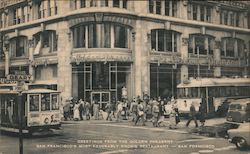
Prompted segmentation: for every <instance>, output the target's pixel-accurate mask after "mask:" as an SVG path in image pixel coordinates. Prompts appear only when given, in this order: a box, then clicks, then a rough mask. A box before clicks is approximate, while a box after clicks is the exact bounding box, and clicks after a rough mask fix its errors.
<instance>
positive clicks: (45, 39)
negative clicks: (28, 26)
mask: <svg viewBox="0 0 250 154" xmlns="http://www.w3.org/2000/svg"><path fill="white" fill-rule="evenodd" d="M34 38H35V42H36V45H38V44H39V42H40V41H41V47H42V48H49V50H48V51H49V52H55V51H57V36H56V31H52V30H47V31H44V32H39V33H37V34H35V35H34Z"/></svg>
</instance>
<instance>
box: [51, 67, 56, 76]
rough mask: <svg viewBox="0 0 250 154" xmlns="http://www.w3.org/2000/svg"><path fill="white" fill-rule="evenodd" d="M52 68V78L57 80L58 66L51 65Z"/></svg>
mask: <svg viewBox="0 0 250 154" xmlns="http://www.w3.org/2000/svg"><path fill="white" fill-rule="evenodd" d="M51 68H52V76H53V77H54V78H56V77H57V65H51Z"/></svg>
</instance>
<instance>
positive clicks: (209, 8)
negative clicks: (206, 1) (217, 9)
mask: <svg viewBox="0 0 250 154" xmlns="http://www.w3.org/2000/svg"><path fill="white" fill-rule="evenodd" d="M211 10H212V9H211V7H207V14H206V21H207V22H211Z"/></svg>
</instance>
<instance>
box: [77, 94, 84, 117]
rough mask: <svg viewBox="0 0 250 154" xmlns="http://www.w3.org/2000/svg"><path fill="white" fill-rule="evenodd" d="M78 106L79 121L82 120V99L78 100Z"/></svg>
mask: <svg viewBox="0 0 250 154" xmlns="http://www.w3.org/2000/svg"><path fill="white" fill-rule="evenodd" d="M78 104H79V114H80V120H83V111H84V101H83V100H82V99H79V101H78Z"/></svg>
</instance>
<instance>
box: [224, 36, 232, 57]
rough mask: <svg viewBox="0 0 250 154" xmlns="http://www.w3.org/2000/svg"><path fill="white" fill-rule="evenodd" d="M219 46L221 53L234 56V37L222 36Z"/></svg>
mask: <svg viewBox="0 0 250 154" xmlns="http://www.w3.org/2000/svg"><path fill="white" fill-rule="evenodd" d="M221 42H222V47H221V55H222V56H227V57H235V53H234V49H235V39H233V38H223V39H222V41H221Z"/></svg>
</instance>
